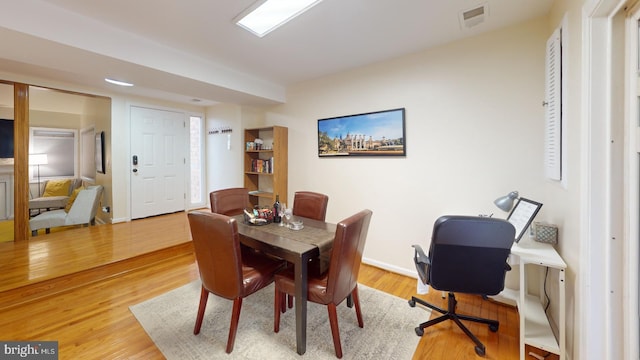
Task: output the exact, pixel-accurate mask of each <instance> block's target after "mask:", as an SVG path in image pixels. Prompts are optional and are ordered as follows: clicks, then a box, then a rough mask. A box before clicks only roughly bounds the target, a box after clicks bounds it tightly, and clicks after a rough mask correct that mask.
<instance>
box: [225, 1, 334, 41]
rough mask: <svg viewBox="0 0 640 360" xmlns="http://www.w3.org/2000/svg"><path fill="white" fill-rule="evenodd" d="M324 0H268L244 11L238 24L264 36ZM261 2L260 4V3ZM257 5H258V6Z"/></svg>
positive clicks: (237, 21)
mask: <svg viewBox="0 0 640 360" xmlns="http://www.w3.org/2000/svg"><path fill="white" fill-rule="evenodd" d="M321 1H322V0H266V1H261V2H260V1H259V2H257V3H256V4H254V5H253V6H252V7H250V8H249V9H247V10H246V11H244V12H243V13H242V14H240V16H239V17H238V20H236V24H238V25H240V26H242V27H243V28H245V29H247V30H249V31H251V32H252V33H254V34H255V35H257V36H259V37H263V36H265V35H267V34H268V33H270V32H271V31H273V30H275V29H277V28H278V27H280V26H282V25H284V24H286V23H287V22H288V21H289V20H291V19H293V18H294V17H296V16H298V15H300V14H302V13H303V12H305V11H307V10H309V9H311V8H312V7H313V6H315V5H316V4H317V3H319V2H321ZM258 4H259V5H258ZM256 5H257V6H256Z"/></svg>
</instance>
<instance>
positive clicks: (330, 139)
mask: <svg viewBox="0 0 640 360" xmlns="http://www.w3.org/2000/svg"><path fill="white" fill-rule="evenodd" d="M318 156H319V157H351V156H407V148H406V134H405V109H404V108H397V109H391V110H383V111H375V112H368V113H363V114H355V115H346V116H338V117H332V118H326V119H319V120H318Z"/></svg>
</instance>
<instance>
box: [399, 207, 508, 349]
mask: <svg viewBox="0 0 640 360" xmlns="http://www.w3.org/2000/svg"><path fill="white" fill-rule="evenodd" d="M514 238H515V228H514V227H513V225H512V224H511V223H510V222H508V221H506V220H503V219H497V218H491V217H478V216H464V215H446V216H441V217H440V218H438V219H437V220H436V222H435V224H434V226H433V233H432V235H431V245H430V247H429V255H427V254H425V252H424V251H423V250H422V247H421V246H420V245H413V247H414V249H415V253H414V262H415V265H416V270H417V271H418V276H419V278H420V280H421V281H422V282H423V283H424V284H428V285H430V286H431V287H432V288H434V289H436V290H441V291H447V292H448V293H449V297H448V307H447V309H442V308H440V307H437V306H435V305H432V304H430V303H428V302H426V301H424V300H422V299H419V298H417V297H415V296H414V297H412V298H411V300H409V306H411V307H414V306H416V303H418V304H421V305H423V306H426V307H428V308H430V309H432V310H435V311H437V312H439V313H441V314H442V316H440V317H438V318H432V319H431V320H429V321H426V322H423V323H421V324H419V325H418V326H417V327H416V328H415V331H416V335H418V336H422V335H423V334H424V329H425V328H427V327H429V326H432V325H435V324H438V323H440V322H442V321H446V320H452V321H453V322H455V323H456V324H457V325H458V326H459V327H460V329H461V330H462V331H464V333H465V334H467V336H468V337H469V338H470V339H471V340H473V342H474V343H475V345H476V346H475V351H476V354H478V355H479V356H484V354H485V350H486V349H485V346H484V345H483V344H482V342H480V340H479V339H478V338H477V337H476V336H475V335H474V334H473V333H471V331H469V329H468V328H467V327H466V326H465V325H464V324H463V323H462V322H461V321H460V320H465V321H473V322H476V323H482V324H486V325H488V327H489V330H490V331H492V332H496V331H498V327H499V325H500V324H499V322H498V321H497V320H493V319H484V318H479V317H475V316H469V315H463V314H459V313H458V312H456V305H457V303H458V301H457V300H456V297H455V294H454V293H463V294H477V295H482V296H487V295H496V294H498V293H500V292H501V291H502V290H503V289H504V282H505V276H506V273H507V271H509V270H510V269H511V267H510V266H509V264H508V263H507V257H508V256H509V253H510V252H511V246H512V245H513V241H514Z"/></svg>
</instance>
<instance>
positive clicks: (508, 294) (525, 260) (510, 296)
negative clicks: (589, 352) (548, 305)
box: [499, 237, 567, 360]
mask: <svg viewBox="0 0 640 360" xmlns="http://www.w3.org/2000/svg"><path fill="white" fill-rule="evenodd" d="M511 254H512V256H513V257H514V259H513V260H514V261H513V264H512V265H519V266H520V286H519V287H520V290H511V289H505V290H504V291H503V292H502V293H501V294H500V295H499V297H504V298H506V299H507V300H511V301H513V302H515V303H516V306H517V307H518V312H519V317H520V359H523V360H524V359H526V357H525V355H526V354H525V345H531V346H533V347H536V348H538V349H541V350H544V351H548V352H551V353H554V354H558V356H559V357H560V360H564V359H565V349H566V348H565V316H566V315H565V282H564V272H565V269H566V268H567V264H566V263H565V262H564V260H562V258H561V257H560V255H558V252H557V251H556V250H555V249H554V248H553V246H551V245H550V244H544V243H539V242H535V241H533V240H531V239H526V238H524V237H523V239H522V241H520V243H514V244H513V247H511ZM528 264H530V265H537V266H536V267H537V270H539V271H541V272H542V274H543V276H544V270H545V268H546V267H550V268H554V269H557V270H558V289H559V299H558V301H559V304H558V305H559V310H560V319H558V333H559V334H558V339H556V337H555V335H554V334H553V331H552V330H551V325H550V323H549V320H548V318H547V314H545V312H544V308H543V304H542V301H541V298H540V297H539V296H535V295H530V294H529V292H528V290H527V266H526V265H528ZM543 287H544V279H543V280H542V281H540V296H542V295H543V294H544V288H543Z"/></svg>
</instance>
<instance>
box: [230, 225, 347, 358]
mask: <svg viewBox="0 0 640 360" xmlns="http://www.w3.org/2000/svg"><path fill="white" fill-rule="evenodd" d="M234 218H235V219H236V221H237V223H238V233H239V234H240V235H241V236H240V242H242V243H243V244H245V245H247V246H249V247H251V248H254V249H257V250H260V251H262V252H264V253H266V254H270V255H274V256H277V257H279V258H281V259H284V260H287V261H288V262H290V263H292V264H293V266H294V273H295V281H296V291H295V310H296V344H297V351H298V354H300V355H302V354H304V353H305V352H306V351H307V270H308V263H309V260H310V259H313V258H317V257H319V256H320V253H321V250H322V253H326V251H328V250H330V248H331V244H332V243H333V238H334V236H335V232H336V225H335V224H329V223H326V222H323V221H317V220H312V219H307V218H302V217H296V218H299V219H301V220H302V221H303V223H304V229H302V230H298V231H294V230H289V229H287V228H285V227H279V224H269V225H263V226H253V225H247V224H245V223H244V216H243V215H237V216H234Z"/></svg>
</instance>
